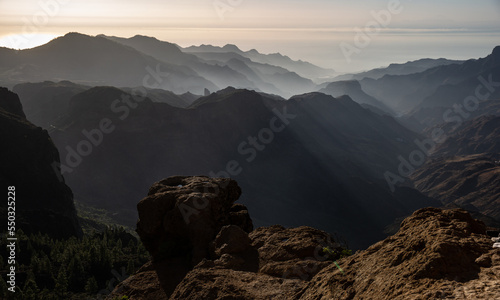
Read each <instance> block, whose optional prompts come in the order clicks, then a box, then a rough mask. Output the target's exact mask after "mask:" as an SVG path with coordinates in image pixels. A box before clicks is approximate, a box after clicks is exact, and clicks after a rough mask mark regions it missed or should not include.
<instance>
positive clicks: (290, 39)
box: [0, 0, 500, 71]
mask: <svg viewBox="0 0 500 300" xmlns="http://www.w3.org/2000/svg"><path fill="white" fill-rule="evenodd" d="M398 3H399V4H398ZM381 11H382V12H381ZM377 15H378V17H377ZM367 25H370V26H371V30H372V31H371V32H374V33H373V34H371V35H369V36H365V37H364V38H363V37H362V36H361V35H360V34H359V33H358V31H367V30H365V29H367ZM499 25H500V0H475V1H472V0H433V1H431V0H418V1H417V0H414V1H411V0H400V1H398V0H358V1H354V0H309V1H305V0H302V1H298V0H286V1H285V0H267V1H264V0H146V1H137V0H99V1H97V0H84V1H83V0H0V46H6V47H11V48H27V47H33V46H36V45H39V44H41V43H44V42H46V41H48V40H50V39H51V38H53V37H56V36H59V35H64V34H65V33H67V32H70V31H77V32H81V33H85V34H90V35H97V34H100V33H103V34H106V35H116V36H123V37H130V36H134V35H136V34H143V35H151V36H155V37H157V38H159V39H161V40H167V41H169V42H174V43H177V44H179V45H181V46H189V45H193V44H194V45H199V44H215V45H221V46H222V45H224V44H227V43H233V44H236V45H238V46H239V47H240V48H241V49H243V50H249V49H251V48H256V49H257V50H259V51H260V52H263V53H273V52H280V53H282V54H286V55H288V56H290V57H292V58H293V59H303V60H307V61H310V62H313V63H316V64H318V65H321V66H323V67H328V68H334V69H336V70H338V71H356V70H363V69H370V68H373V67H378V66H382V65H386V64H388V63H390V62H405V61H408V60H413V59H418V58H422V57H433V58H438V57H446V58H455V59H465V58H477V57H481V56H485V55H487V54H488V53H490V52H491V50H492V49H493V47H494V46H495V45H500V26H499ZM368 29H369V28H368ZM16 35H17V38H15V37H16ZM356 38H357V44H356V43H355V39H356ZM344 52H346V53H347V54H345V53H344Z"/></svg>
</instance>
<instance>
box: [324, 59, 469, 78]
mask: <svg viewBox="0 0 500 300" xmlns="http://www.w3.org/2000/svg"><path fill="white" fill-rule="evenodd" d="M463 62H464V61H462V60H449V59H445V58H439V59H431V58H423V59H419V60H415V61H409V62H406V63H403V64H390V65H389V66H388V67H386V68H377V69H373V70H369V71H366V72H360V73H355V74H345V75H340V76H337V77H335V78H333V80H335V81H340V80H342V81H343V80H362V79H364V78H371V79H379V78H382V77H384V76H385V75H408V74H414V73H420V72H423V71H425V70H427V69H430V68H434V67H438V66H445V65H451V64H461V63H463Z"/></svg>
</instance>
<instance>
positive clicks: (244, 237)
mask: <svg viewBox="0 0 500 300" xmlns="http://www.w3.org/2000/svg"><path fill="white" fill-rule="evenodd" d="M250 243H251V240H250V238H249V237H248V234H247V233H246V232H245V231H243V229H241V228H240V227H238V226H235V225H227V226H224V227H222V229H221V230H220V232H219V233H218V234H217V237H216V238H215V240H214V247H215V255H217V257H219V256H221V255H223V254H234V253H240V252H243V251H245V250H246V249H248V247H250Z"/></svg>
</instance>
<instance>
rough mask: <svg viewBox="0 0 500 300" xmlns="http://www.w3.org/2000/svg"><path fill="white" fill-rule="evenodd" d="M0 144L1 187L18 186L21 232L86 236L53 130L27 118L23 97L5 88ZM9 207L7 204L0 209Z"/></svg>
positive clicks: (0, 111) (2, 91) (1, 96)
mask: <svg viewBox="0 0 500 300" xmlns="http://www.w3.org/2000/svg"><path fill="white" fill-rule="evenodd" d="M0 140H1V144H2V147H1V148H0V165H1V166H2V167H1V170H0V186H1V187H2V188H5V189H7V187H8V186H15V187H16V228H17V229H22V230H23V231H25V232H26V233H36V232H41V233H46V234H49V235H50V236H52V237H56V238H67V237H70V236H81V234H82V231H81V228H80V225H79V223H78V221H77V217H76V210H75V207H74V204H73V194H72V192H71V190H70V189H69V187H68V186H67V185H66V184H65V183H64V181H63V179H62V177H61V174H60V172H59V171H58V170H57V167H55V166H56V165H57V163H58V162H59V153H58V151H57V149H56V147H55V146H54V144H53V143H52V140H51V139H50V137H49V135H48V133H47V131H45V130H42V128H39V127H36V126H34V125H33V124H31V123H30V122H29V121H28V120H26V119H25V117H24V113H23V111H22V106H21V102H20V101H19V97H18V96H17V95H16V94H14V93H12V92H10V91H9V90H7V89H5V88H0ZM6 204H7V203H6V201H2V205H1V206H0V210H2V211H5V210H6ZM1 215H2V217H3V216H7V213H3V212H2V214H1Z"/></svg>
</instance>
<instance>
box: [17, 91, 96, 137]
mask: <svg viewBox="0 0 500 300" xmlns="http://www.w3.org/2000/svg"><path fill="white" fill-rule="evenodd" d="M90 88H91V87H89V86H85V85H79V84H75V83H72V82H69V81H60V82H52V81H44V82H39V83H21V84H18V85H16V86H14V89H13V91H14V92H15V93H16V94H18V95H19V97H20V98H21V99H22V103H23V106H24V110H25V112H26V117H27V118H28V120H30V121H31V122H33V124H35V125H37V126H40V127H43V128H45V129H48V130H50V129H51V128H52V127H51V125H53V124H55V123H57V122H59V120H60V119H61V118H64V117H66V114H67V112H68V103H69V100H70V99H71V97H73V96H74V95H76V94H78V93H81V92H83V91H85V90H88V89H90Z"/></svg>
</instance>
